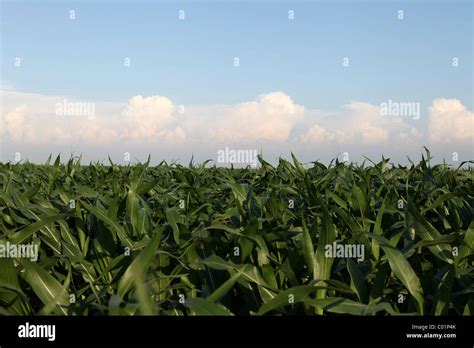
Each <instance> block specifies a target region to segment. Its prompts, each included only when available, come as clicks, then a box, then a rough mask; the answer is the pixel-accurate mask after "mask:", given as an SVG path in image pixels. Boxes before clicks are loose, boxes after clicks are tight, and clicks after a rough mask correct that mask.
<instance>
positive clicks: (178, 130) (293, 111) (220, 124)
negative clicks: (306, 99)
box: [0, 88, 473, 151]
mask: <svg viewBox="0 0 474 348" xmlns="http://www.w3.org/2000/svg"><path fill="white" fill-rule="evenodd" d="M0 93H1V98H2V115H1V116H2V119H3V128H2V129H0V133H1V134H2V137H6V138H8V140H9V141H10V142H13V143H15V142H16V143H24V144H31V145H35V144H45V145H51V146H54V145H56V144H66V145H67V144H71V143H75V144H80V143H84V144H87V145H90V146H97V145H101V146H103V147H105V146H107V145H108V146H111V147H112V148H113V146H114V144H119V143H127V144H130V143H131V144H142V145H146V144H149V143H158V142H159V143H162V144H169V145H177V144H180V145H183V146H188V147H189V149H190V151H192V150H193V149H194V146H195V145H196V144H209V145H215V144H225V145H227V144H232V143H241V142H249V143H252V142H253V143H255V142H265V141H270V142H272V143H273V144H275V146H278V144H282V147H283V148H287V146H286V145H288V144H290V143H291V144H296V145H297V146H301V147H306V146H308V145H311V144H323V145H325V144H335V145H346V146H352V145H356V146H359V145H366V146H377V145H379V144H387V143H392V144H402V145H404V146H413V145H418V146H420V145H424V144H422V141H423V140H427V139H428V138H429V140H431V141H432V142H434V143H439V144H442V143H446V142H450V141H457V142H462V143H464V142H472V130H473V128H472V125H473V124H472V122H473V113H472V112H471V111H469V110H467V109H466V108H465V106H463V105H462V104H461V102H460V101H459V100H455V99H436V100H434V101H433V103H432V104H431V106H430V107H429V120H428V130H429V133H428V134H423V133H422V132H421V131H420V130H419V129H418V127H415V126H414V125H413V124H412V123H410V122H409V120H408V119H405V118H403V117H396V116H383V115H381V112H380V107H379V106H375V105H372V104H369V103H365V102H360V101H353V102H350V103H348V104H346V105H343V107H342V109H340V110H337V111H335V112H332V113H323V112H321V111H318V110H314V109H313V110H309V109H305V107H304V106H302V105H298V104H296V103H295V102H294V101H293V100H292V99H291V98H290V97H289V96H288V95H286V94H285V93H283V92H272V93H267V94H262V95H260V96H258V97H257V98H256V100H253V101H246V102H242V103H237V104H229V105H201V106H196V105H194V106H193V105H190V106H186V109H185V113H184V114H178V112H177V111H178V108H177V107H176V106H175V105H174V104H173V102H172V101H171V100H170V99H169V98H166V97H164V96H148V97H144V96H140V95H139V96H134V97H132V98H131V99H130V100H129V101H128V103H127V104H123V103H110V102H100V101H99V102H97V101H96V102H94V105H95V112H96V115H95V117H94V118H93V119H89V118H88V117H84V116H61V115H59V116H58V115H57V114H56V112H55V110H56V107H55V106H56V105H57V103H62V102H63V101H64V100H65V97H64V96H44V95H40V94H34V93H22V92H18V91H15V90H13V89H11V88H7V89H3V90H0ZM67 99H68V101H70V102H79V101H78V100H76V99H73V98H67ZM416 122H419V121H416ZM417 125H418V123H417ZM303 127H304V128H303ZM397 146H398V145H397Z"/></svg>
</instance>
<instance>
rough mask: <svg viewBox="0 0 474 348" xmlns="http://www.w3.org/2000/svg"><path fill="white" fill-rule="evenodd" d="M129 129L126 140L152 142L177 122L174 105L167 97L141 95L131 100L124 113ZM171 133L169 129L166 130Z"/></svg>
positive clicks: (125, 132) (126, 132) (127, 129)
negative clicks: (174, 115)
mask: <svg viewBox="0 0 474 348" xmlns="http://www.w3.org/2000/svg"><path fill="white" fill-rule="evenodd" d="M124 116H125V119H126V123H127V127H126V128H125V131H124V135H123V136H124V137H125V138H131V139H134V140H145V139H146V140H152V139H153V138H156V137H158V136H159V134H168V132H164V133H160V132H163V130H165V128H166V127H168V126H169V125H170V124H171V123H173V122H174V121H175V118H174V117H173V103H172V102H171V100H169V99H168V98H166V97H161V96H151V97H142V96H141V95H138V96H135V97H133V98H131V99H130V100H129V102H128V105H127V107H126V109H125V111H124ZM166 130H167V131H169V130H168V129H166ZM168 135H169V134H168Z"/></svg>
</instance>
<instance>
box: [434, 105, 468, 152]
mask: <svg viewBox="0 0 474 348" xmlns="http://www.w3.org/2000/svg"><path fill="white" fill-rule="evenodd" d="M428 127H429V139H430V141H432V142H435V143H443V144H445V143H451V142H466V143H471V144H472V141H473V129H474V128H473V127H474V112H472V111H469V110H467V109H466V107H465V106H464V105H462V104H461V102H460V101H459V100H457V99H443V98H440V99H435V100H433V102H432V104H431V105H430V107H429V125H428Z"/></svg>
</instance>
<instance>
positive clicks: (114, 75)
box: [1, 0, 473, 157]
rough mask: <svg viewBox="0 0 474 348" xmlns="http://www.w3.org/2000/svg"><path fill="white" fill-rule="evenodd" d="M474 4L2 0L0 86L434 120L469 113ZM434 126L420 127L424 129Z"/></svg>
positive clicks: (107, 98) (84, 96) (82, 96)
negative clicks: (443, 112) (444, 111)
mask: <svg viewBox="0 0 474 348" xmlns="http://www.w3.org/2000/svg"><path fill="white" fill-rule="evenodd" d="M472 7H473V5H472V1H457V0H450V1H447V0H446V1H441V0H440V1H331V2H330V1H291V2H290V1H230V2H225V1H173V2H172V1H157V2H151V1H97V2H92V1H70V2H59V1H41V2H39V1H1V9H2V13H1V22H2V23H1V38H2V49H1V69H2V70H1V80H2V84H3V85H5V86H8V88H13V89H14V90H15V91H18V92H24V93H34V94H39V95H42V96H45V97H47V96H64V97H69V98H74V99H77V100H85V101H93V102H97V103H99V102H104V103H105V102H110V103H127V101H128V100H130V98H132V97H133V96H138V95H141V96H144V97H146V96H163V97H166V98H168V99H169V100H171V101H172V103H173V105H174V106H176V105H181V104H182V105H192V106H195V107H198V106H203V107H205V106H210V105H220V104H226V105H239V103H245V102H248V101H254V100H255V99H256V98H258V96H260V95H264V94H267V93H272V92H282V93H284V94H285V95H287V96H289V97H291V100H292V102H293V103H294V104H296V105H302V106H304V107H305V109H306V110H320V111H322V112H327V113H338V112H342V111H341V110H343V109H344V105H345V104H347V103H350V102H354V101H360V102H364V103H367V104H370V105H376V106H377V105H380V103H382V102H384V101H387V100H389V99H391V100H399V101H408V102H412V101H413V102H418V103H420V105H421V108H422V110H423V113H426V110H427V108H429V106H430V105H431V104H432V102H433V100H436V99H438V98H445V99H448V100H458V101H460V103H461V104H462V105H463V106H465V107H466V108H467V110H471V111H472V110H473V89H472V83H473V70H472V62H473V8H472ZM400 9H401V10H403V11H404V18H403V19H402V20H400V19H398V18H397V16H398V10H400ZM70 10H74V11H75V12H76V19H75V20H70V19H69V11H70ZM179 10H184V11H185V15H186V19H185V20H179V18H178V13H179V12H178V11H179ZM289 10H294V11H295V18H294V19H293V20H289V19H288V11H289ZM16 57H21V60H22V66H21V68H18V67H15V65H14V60H15V58H16ZM125 57H129V58H130V60H131V65H130V67H128V68H126V67H124V66H123V61H124V58H125ZM234 57H238V58H239V59H240V66H239V67H238V68H236V67H234V66H233V58H234ZM344 57H348V58H349V67H343V66H342V60H343V58H344ZM453 57H457V58H458V59H459V66H458V67H456V68H453V67H452V64H451V62H452V59H453ZM5 98H6V97H3V98H2V100H3V102H4V105H7V106H9V105H10V104H9V100H6V101H5ZM12 107H13V106H12ZM7 111H8V110H7ZM7 111H5V112H7ZM310 114H311V113H310ZM320 116H321V115H320ZM32 117H33V116H32ZM111 117H112V116H111ZM117 117H118V116H117ZM221 117H226V115H221ZM309 117H310V118H315V117H316V116H314V117H313V116H311V115H310V116H309ZM341 117H343V116H341ZM428 121H429V118H428V117H423V118H422V119H421V120H420V122H419V123H417V124H416V128H417V129H419V130H421V131H425V130H426V128H427V127H428V125H427V123H428ZM308 127H309V126H308ZM296 128H298V127H296ZM302 128H304V126H302V125H300V126H299V129H302ZM418 145H421V143H420V144H418ZM25 146H26V145H25ZM272 146H276V145H272ZM467 146H468V147H467V148H466V143H464V144H463V149H468V150H469V146H471V149H472V143H471V144H467ZM284 148H285V145H281V148H279V149H275V153H281V152H285V151H283V150H282V149H284ZM50 149H53V148H52V147H51V148H50ZM183 151H184V150H183ZM417 151H418V149H417ZM400 155H402V154H400ZM403 155H404V154H403ZM470 156H471V157H472V152H471V154H470Z"/></svg>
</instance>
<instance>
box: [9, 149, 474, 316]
mask: <svg viewBox="0 0 474 348" xmlns="http://www.w3.org/2000/svg"><path fill="white" fill-rule="evenodd" d="M109 161H110V159H109ZM259 162H260V165H259V166H258V167H257V168H250V167H248V168H223V167H215V166H211V165H210V164H209V163H208V162H204V163H202V164H194V163H190V164H189V165H187V166H185V165H180V164H176V163H172V164H168V163H165V162H162V163H160V164H158V165H156V166H151V165H150V160H148V162H146V163H137V164H129V165H118V164H115V163H113V162H112V161H110V162H109V163H105V164H104V163H91V164H89V165H83V164H81V161H80V159H78V158H71V159H70V160H69V161H68V162H64V163H62V162H61V160H60V158H59V156H58V157H57V159H56V160H55V161H54V162H53V161H51V158H50V159H48V161H47V162H46V163H44V164H42V165H36V164H31V163H28V162H26V163H19V164H13V163H3V164H0V244H3V245H4V246H5V245H10V246H11V245H14V246H18V245H33V246H35V247H37V251H38V252H37V253H38V258H37V260H32V259H29V258H25V257H2V258H0V270H1V272H0V314H2V315H79V316H85V315H87V316H89V315H166V316H174V315H185V316H187V315H340V314H350V315H382V316H383V315H473V314H474V295H473V293H474V281H473V279H474V263H473V262H474V256H473V248H474V223H473V203H474V185H473V170H472V167H471V166H470V165H472V162H471V163H462V164H460V165H459V166H458V167H456V168H454V167H451V166H448V165H445V164H440V165H431V164H430V154H429V152H427V155H426V156H424V157H423V158H422V160H421V161H420V162H418V163H413V162H411V164H410V165H408V166H402V165H393V164H390V162H389V160H388V159H382V160H381V161H380V162H378V163H374V162H371V161H369V160H367V161H366V163H362V164H354V163H350V164H349V163H339V162H337V161H336V162H332V163H331V164H329V165H324V164H322V163H319V162H313V163H309V164H305V165H302V164H301V163H300V162H299V161H298V160H297V159H296V158H295V157H294V156H293V160H292V161H291V162H290V161H287V160H284V159H280V160H279V162H278V165H276V166H272V165H271V164H269V163H268V162H266V161H265V160H264V159H263V158H262V157H259ZM333 245H342V246H357V248H358V249H357V250H363V251H364V253H363V255H358V256H361V257H359V258H357V257H347V255H346V256H345V257H338V256H337V255H332V256H328V252H327V251H328V248H330V247H331V246H333ZM354 250H355V248H354Z"/></svg>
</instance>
